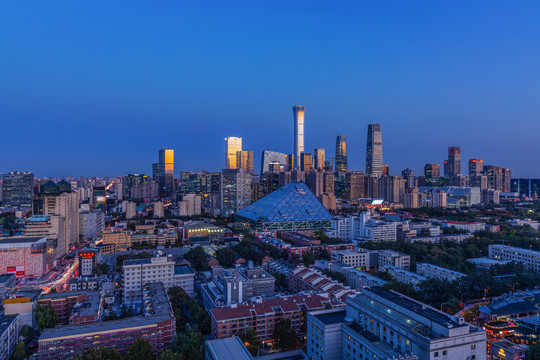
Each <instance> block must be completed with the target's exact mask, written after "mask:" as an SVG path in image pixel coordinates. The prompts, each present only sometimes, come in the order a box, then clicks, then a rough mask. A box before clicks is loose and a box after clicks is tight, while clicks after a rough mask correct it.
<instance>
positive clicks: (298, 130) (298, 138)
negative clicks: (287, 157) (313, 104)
mask: <svg viewBox="0 0 540 360" xmlns="http://www.w3.org/2000/svg"><path fill="white" fill-rule="evenodd" d="M305 113H306V107H305V106H301V105H294V106H293V118H294V154H293V155H294V169H295V170H299V169H300V154H302V153H303V152H304V150H305V143H304V115H305Z"/></svg>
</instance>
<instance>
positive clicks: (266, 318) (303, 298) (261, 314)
mask: <svg viewBox="0 0 540 360" xmlns="http://www.w3.org/2000/svg"><path fill="white" fill-rule="evenodd" d="M328 306H331V303H330V302H329V301H328V299H326V298H325V297H322V296H319V295H315V294H298V295H292V296H287V297H277V298H272V299H263V300H261V301H259V302H255V303H249V304H239V305H237V304H235V305H231V306H227V307H220V308H215V309H212V310H210V318H211V328H212V337H213V338H214V339H219V338H224V337H229V336H235V335H237V334H238V333H240V332H243V333H245V332H247V331H248V330H250V329H252V330H253V331H255V333H256V334H257V337H258V338H259V340H261V341H264V340H270V339H272V336H273V334H274V326H275V323H276V322H277V321H278V320H279V319H283V318H286V319H290V320H291V326H292V328H293V329H294V330H295V331H296V333H297V334H299V335H303V334H305V330H304V329H305V326H303V325H304V324H305V317H304V316H305V314H306V313H307V312H309V311H315V310H322V309H325V307H328Z"/></svg>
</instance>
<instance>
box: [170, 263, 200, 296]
mask: <svg viewBox="0 0 540 360" xmlns="http://www.w3.org/2000/svg"><path fill="white" fill-rule="evenodd" d="M173 285H174V286H179V287H181V288H182V289H184V291H185V292H186V293H187V294H188V295H189V296H194V295H195V271H193V269H192V268H191V267H190V266H189V265H187V264H177V265H174V278H173Z"/></svg>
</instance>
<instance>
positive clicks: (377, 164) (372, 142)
mask: <svg viewBox="0 0 540 360" xmlns="http://www.w3.org/2000/svg"><path fill="white" fill-rule="evenodd" d="M382 174H383V152H382V131H381V124H369V125H368V136H367V148H366V175H378V176H381V175H382Z"/></svg>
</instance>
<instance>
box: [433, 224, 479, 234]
mask: <svg viewBox="0 0 540 360" xmlns="http://www.w3.org/2000/svg"><path fill="white" fill-rule="evenodd" d="M441 226H442V227H443V228H452V227H454V228H456V229H460V230H464V231H467V232H468V233H469V234H472V233H473V232H475V231H480V230H484V229H485V228H486V224H484V223H481V222H463V221H441Z"/></svg>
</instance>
